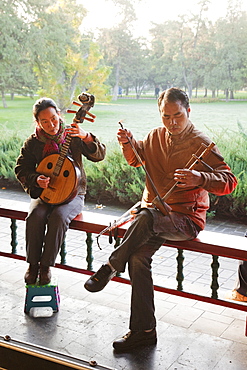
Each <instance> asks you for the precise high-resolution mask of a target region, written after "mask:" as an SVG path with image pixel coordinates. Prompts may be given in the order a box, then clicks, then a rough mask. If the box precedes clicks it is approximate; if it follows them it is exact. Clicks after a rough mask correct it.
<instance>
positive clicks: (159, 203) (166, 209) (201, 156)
mask: <svg viewBox="0 0 247 370" xmlns="http://www.w3.org/2000/svg"><path fill="white" fill-rule="evenodd" d="M119 124H120V126H121V128H122V129H123V124H122V122H121V121H120V122H119ZM126 138H127V139H128V142H129V144H130V145H131V148H132V150H133V152H134V154H135V156H136V158H137V160H138V162H139V163H140V165H141V166H142V168H143V170H144V171H145V174H146V175H147V177H148V179H149V181H150V183H151V186H152V188H153V190H154V192H155V194H156V197H155V198H154V199H153V201H152V205H153V207H154V208H156V209H158V210H159V211H160V212H161V213H162V214H163V215H165V216H169V217H170V219H171V221H172V223H173V225H174V222H173V219H172V215H171V211H172V208H171V207H170V206H169V205H168V204H167V203H166V202H165V201H166V199H167V198H168V197H169V196H170V195H171V193H172V192H173V190H174V189H175V188H176V186H177V185H178V183H179V181H176V182H175V183H174V184H173V185H172V186H171V188H170V189H169V190H168V191H167V193H166V194H165V195H164V196H163V197H161V196H160V194H159V193H158V190H157V189H156V186H155V184H154V183H153V180H152V178H151V177H150V174H149V173H148V171H147V169H146V168H145V166H144V164H143V162H142V159H141V158H140V156H139V154H138V153H137V150H136V148H135V147H134V145H133V143H132V141H131V138H130V137H128V135H127V134H126ZM214 146H215V143H214V142H211V143H210V144H209V145H208V146H207V145H206V144H204V143H202V144H201V146H200V148H199V149H198V151H197V152H196V154H192V156H191V159H190V160H189V161H188V162H187V164H186V165H185V167H184V168H186V169H189V170H193V169H194V168H195V167H196V166H197V165H198V164H199V163H200V164H202V165H203V166H204V167H205V168H206V169H207V170H208V171H209V172H213V171H214V169H213V168H212V167H211V166H209V165H208V164H207V163H206V162H205V159H206V157H207V156H208V155H209V154H210V153H212V154H214V155H215V156H217V158H219V159H220V160H223V157H222V156H221V155H220V154H218V153H217V152H215V151H214V150H213V147H214ZM138 207H140V202H137V203H136V204H135V205H134V206H133V207H131V208H130V209H129V210H128V211H126V212H125V213H124V214H123V215H122V216H120V218H119V219H118V220H116V221H114V223H113V224H112V225H109V226H108V227H106V228H105V229H104V230H102V231H101V232H100V234H98V236H97V237H96V238H97V243H98V246H99V240H98V239H99V237H100V236H101V235H103V234H105V233H107V232H110V233H111V232H112V230H114V229H116V228H118V227H120V226H123V225H124V224H126V223H127V222H130V221H132V220H133V219H134V218H135V215H136V213H137V212H138ZM174 226H175V228H176V225H174ZM111 238H112V236H111V234H110V239H111ZM99 248H100V246H99ZM100 249H101V248H100Z"/></svg>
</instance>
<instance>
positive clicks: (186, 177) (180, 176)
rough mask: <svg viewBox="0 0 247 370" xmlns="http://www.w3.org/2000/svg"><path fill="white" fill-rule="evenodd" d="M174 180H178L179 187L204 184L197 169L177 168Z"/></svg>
mask: <svg viewBox="0 0 247 370" xmlns="http://www.w3.org/2000/svg"><path fill="white" fill-rule="evenodd" d="M174 180H175V181H178V184H177V186H178V187H179V188H186V187H193V186H200V185H201V184H202V175H201V173H200V172H198V171H196V170H188V169H186V168H183V169H177V170H176V171H175V172H174Z"/></svg>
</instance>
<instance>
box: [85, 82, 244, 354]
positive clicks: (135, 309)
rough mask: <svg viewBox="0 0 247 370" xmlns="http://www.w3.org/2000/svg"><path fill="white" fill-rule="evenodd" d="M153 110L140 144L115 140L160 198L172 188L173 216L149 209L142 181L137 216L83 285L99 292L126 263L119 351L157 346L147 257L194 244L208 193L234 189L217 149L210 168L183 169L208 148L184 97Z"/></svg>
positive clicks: (167, 95)
mask: <svg viewBox="0 0 247 370" xmlns="http://www.w3.org/2000/svg"><path fill="white" fill-rule="evenodd" d="M158 106H159V111H160V115H161V119H162V123H163V127H157V128H155V129H153V130H152V131H151V132H150V133H149V134H148V135H147V136H146V137H145V138H144V140H143V141H136V140H135V139H134V138H133V135H132V133H131V132H130V131H129V130H124V129H119V131H118V134H117V137H118V140H119V143H120V145H121V147H122V151H123V155H124V156H125V158H126V160H127V162H128V163H129V164H130V165H131V166H134V167H138V166H140V162H139V161H138V159H137V156H136V155H135V153H134V151H133V148H132V145H133V146H134V147H135V149H136V151H137V153H138V155H139V156H140V157H141V160H142V162H143V164H145V167H146V170H147V173H148V174H149V175H150V177H151V179H152V181H153V183H154V185H155V187H156V189H157V190H158V193H159V195H160V196H161V197H164V195H165V194H166V193H167V191H168V190H170V189H171V187H172V186H173V185H174V184H176V183H177V185H176V186H175V188H174V190H173V191H172V192H171V194H170V196H169V197H168V198H167V199H166V202H167V204H168V205H169V206H170V207H171V209H172V211H171V212H170V213H169V214H166V215H164V214H163V213H162V212H160V211H159V210H158V209H156V208H155V207H154V206H153V203H152V202H153V200H154V198H156V192H155V190H154V189H153V186H152V185H151V183H150V179H149V176H147V177H146V183H145V189H144V192H143V197H142V208H141V210H140V212H139V213H137V215H136V217H135V219H134V221H133V223H132V224H131V226H130V227H129V229H128V230H127V231H126V233H125V235H124V238H123V240H122V243H121V244H120V246H119V247H118V248H117V249H115V250H114V252H113V253H112V254H111V256H110V258H109V261H108V262H107V263H106V264H105V265H103V266H102V267H101V268H100V269H99V271H97V272H96V273H95V274H94V275H93V276H91V277H90V278H89V279H88V280H87V282H86V283H85V288H86V289H87V290H89V291H91V292H97V291H100V290H101V289H103V288H104V286H105V285H106V284H107V283H108V281H109V280H110V279H111V278H112V277H113V276H114V275H115V273H116V272H124V271H125V267H126V264H128V269H129V275H130V279H131V285H132V296H131V316H130V325H129V328H130V331H129V333H128V334H127V335H125V336H123V337H122V338H121V339H117V340H116V341H115V342H114V343H113V347H114V348H115V349H116V350H118V351H128V350H131V349H132V348H136V347H138V346H142V345H149V344H155V343H156V341H157V335H156V329H155V327H156V319H155V315H154V311H155V309H154V294H153V281H152V274H151V262H152V255H153V254H154V253H155V252H156V251H157V250H158V249H159V248H160V246H161V245H162V244H163V243H164V241H165V240H192V239H194V238H195V237H196V236H197V235H198V233H199V232H200V231H201V230H203V229H204V226H205V220H206V211H207V209H208V208H209V197H208V192H211V193H213V194H216V195H224V194H229V193H231V192H232V191H233V190H234V188H235V187H236V185H237V181H236V178H235V176H234V175H233V174H232V173H231V171H230V168H229V166H228V165H227V164H226V163H225V162H224V161H223V158H222V157H221V155H220V153H219V150H218V148H217V147H216V146H214V148H213V149H214V151H213V152H210V154H209V155H208V156H207V158H206V159H205V161H206V162H207V164H208V165H209V166H210V167H208V166H207V165H204V164H202V163H200V164H198V165H197V166H196V167H195V169H188V166H187V168H185V167H186V164H188V163H190V162H191V158H193V157H192V154H194V153H196V152H198V149H199V148H200V147H201V145H202V144H206V146H208V145H209V144H210V143H211V141H210V139H209V138H208V137H207V136H206V135H204V134H203V133H201V132H200V131H198V130H196V129H195V127H194V125H193V124H192V123H191V121H190V119H189V114H190V105H189V99H188V96H187V95H186V93H185V92H184V91H182V90H180V89H177V88H171V89H169V90H167V91H164V92H162V93H161V95H160V97H159V99H158ZM129 140H131V142H132V145H131V144H130V142H129ZM212 170H213V171H212Z"/></svg>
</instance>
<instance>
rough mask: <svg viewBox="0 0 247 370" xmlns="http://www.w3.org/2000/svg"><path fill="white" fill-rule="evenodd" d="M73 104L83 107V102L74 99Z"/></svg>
mask: <svg viewBox="0 0 247 370" xmlns="http://www.w3.org/2000/svg"><path fill="white" fill-rule="evenodd" d="M72 104H74V105H77V106H78V107H81V106H82V104H81V103H78V102H77V101H73V102H72Z"/></svg>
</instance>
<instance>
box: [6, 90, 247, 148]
mask: <svg viewBox="0 0 247 370" xmlns="http://www.w3.org/2000/svg"><path fill="white" fill-rule="evenodd" d="M34 102H35V99H34V100H32V99H30V98H27V97H22V96H16V97H15V98H14V100H13V101H11V100H10V99H9V98H7V104H8V108H7V109H4V108H3V107H2V106H1V107H0V128H1V131H2V132H3V133H9V132H19V134H20V135H21V136H22V137H23V138H25V137H26V136H27V135H28V134H29V133H31V132H32V131H33V128H34V124H33V119H32V105H33V104H34ZM246 108H247V101H234V102H212V103H197V102H194V101H192V103H191V116H190V117H191V120H192V122H193V123H194V124H195V125H196V126H197V127H198V128H199V129H200V130H202V131H204V132H207V133H209V134H210V135H211V136H212V134H211V130H212V131H213V132H215V131H221V130H225V129H228V130H234V131H236V130H237V122H238V121H239V122H240V123H241V124H242V126H243V127H246V126H247V122H246V121H247V118H246V111H247V110H246ZM92 112H93V113H94V114H96V115H97V119H96V122H95V123H89V122H87V121H84V122H83V123H82V126H83V128H85V129H86V130H89V131H91V132H93V133H94V134H96V135H97V136H98V137H99V138H100V139H101V140H102V141H104V142H109V141H115V140H116V132H117V130H118V128H119V125H118V121H119V120H123V124H124V126H125V127H127V128H129V129H130V130H131V131H132V132H133V134H134V135H135V137H136V138H137V139H141V138H143V137H144V135H145V134H146V133H147V132H148V131H149V130H150V129H152V128H153V127H156V126H159V125H160V124H161V120H160V117H159V112H158V108H157V101H156V100H155V99H139V100H136V99H119V100H117V101H114V102H110V103H101V102H97V101H96V104H95V106H94V108H93V109H92ZM72 118H73V114H65V119H66V123H67V124H69V123H70V122H71V121H72Z"/></svg>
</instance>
